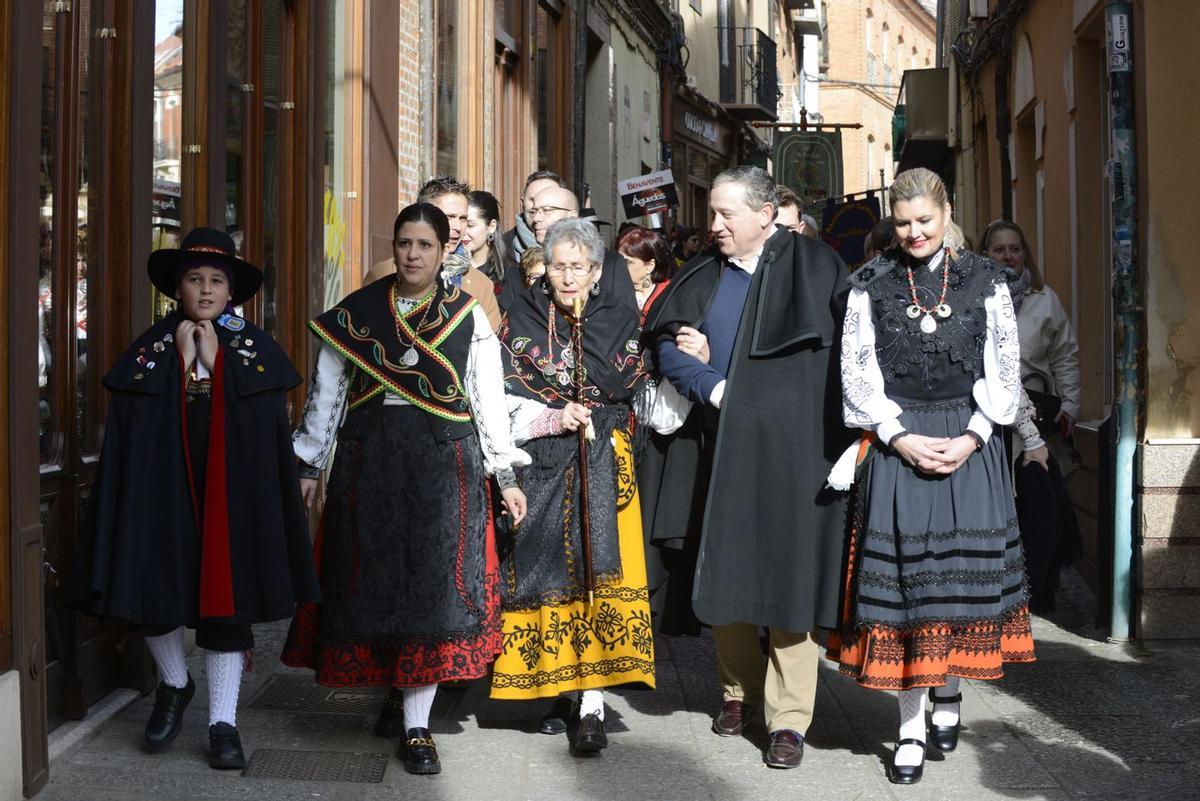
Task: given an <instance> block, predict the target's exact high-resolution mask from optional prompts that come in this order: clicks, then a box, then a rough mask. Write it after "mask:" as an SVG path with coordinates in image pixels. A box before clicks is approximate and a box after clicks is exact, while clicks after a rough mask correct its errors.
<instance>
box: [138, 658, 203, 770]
mask: <svg viewBox="0 0 1200 801" xmlns="http://www.w3.org/2000/svg"><path fill="white" fill-rule="evenodd" d="M195 694H196V682H194V681H192V674H190V673H189V674H188V680H187V686H186V687H183V688H178V687H171V686H169V685H167V684H165V683H163V682H159V684H158V690H157V691H156V692H155V694H154V711H153V712H151V713H150V720H148V721H146V734H145V738H144V740H143V744H144V745H145V747H146V750H148V751H159V750H161V749H163V748H166V747H167V746H168V745H170V744H171V743H172V742H174V741H175V738H176V737H178V736H179V730H180V729H181V728H183V710H185V709H187V705H188V703H189V702H190V701H191V700H192V696H193V695H195Z"/></svg>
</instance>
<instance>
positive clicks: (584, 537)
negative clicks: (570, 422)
mask: <svg viewBox="0 0 1200 801" xmlns="http://www.w3.org/2000/svg"><path fill="white" fill-rule="evenodd" d="M551 313H553V310H551ZM572 333H573V336H572V339H573V340H574V341H573V342H572V343H571V349H572V350H573V351H574V352H575V354H574V355H575V402H576V403H578V404H579V405H581V406H582V405H583V299H582V298H575V327H574V331H573V332H572ZM590 430H591V425H590V424H588V425H581V426H579V428H578V429H576V434H577V435H578V437H579V499H580V503H579V512H580V518H579V539H580V542H581V543H582V545H583V586H584V589H586V590H587V598H588V609H591V608H592V607H593V605H594V604H595V593H596V577H595V575H594V574H593V573H592V502H591V488H590V486H589V484H588V439H589V437H588V432H589V431H590Z"/></svg>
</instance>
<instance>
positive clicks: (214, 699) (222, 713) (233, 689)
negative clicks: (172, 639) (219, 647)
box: [204, 651, 243, 727]
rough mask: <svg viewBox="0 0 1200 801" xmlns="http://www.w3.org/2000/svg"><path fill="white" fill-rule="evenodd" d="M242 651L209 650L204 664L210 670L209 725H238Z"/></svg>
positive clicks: (205, 655)
mask: <svg viewBox="0 0 1200 801" xmlns="http://www.w3.org/2000/svg"><path fill="white" fill-rule="evenodd" d="M242 662H243V656H242V652H241V651H207V652H206V653H205V654H204V665H205V668H206V669H207V670H208V725H209V726H214V725H216V724H218V723H228V724H229V725H230V726H234V727H236V726H237V705H238V692H239V691H240V690H241V689H242Z"/></svg>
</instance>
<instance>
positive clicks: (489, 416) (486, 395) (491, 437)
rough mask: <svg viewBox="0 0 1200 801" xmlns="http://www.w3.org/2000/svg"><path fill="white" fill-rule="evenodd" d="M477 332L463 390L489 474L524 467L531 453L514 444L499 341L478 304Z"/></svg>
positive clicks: (476, 310) (475, 320)
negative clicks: (469, 405)
mask: <svg viewBox="0 0 1200 801" xmlns="http://www.w3.org/2000/svg"><path fill="white" fill-rule="evenodd" d="M472 314H473V315H474V319H473V322H474V323H475V333H474V334H473V335H472V337H471V349H470V351H469V353H468V355H467V372H466V375H465V376H463V384H464V387H463V389H465V390H466V392H467V400H468V402H469V403H470V404H471V412H472V413H473V414H474V416H475V430H476V431H477V432H478V434H479V445H480V448H481V449H482V450H483V463H484V467H485V469H486V470H487V473H488V475H496V472H497V471H502V470H510V469H512V468H514V467H524V466H525V465H527V464H529V462H530V458H529V454H527V453H525V451H523V450H521V449H520V448H518V447H516V446H515V445H513V437H512V431H511V429H510V427H509V420H508V404H507V402H506V401H505V398H504V370H503V368H502V367H501V361H500V340H499V339H498V338H497V337H496V334H495V333H494V332H493V331H492V326H491V323H489V322H488V319H487V314H486V313H485V312H484V311H483V308H482V307H480V306H476V307H475V309H474V311H473V312H472Z"/></svg>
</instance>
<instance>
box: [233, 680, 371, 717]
mask: <svg viewBox="0 0 1200 801" xmlns="http://www.w3.org/2000/svg"><path fill="white" fill-rule="evenodd" d="M383 698H384V690H383V689H381V688H359V689H345V690H339V689H334V688H330V687H321V686H320V685H317V684H313V680H312V678H310V677H308V676H274V677H273V678H272V679H271V680H270V681H268V682H267V686H266V687H263V689H262V692H260V693H259V694H258V695H257V696H255V698H254V700H253V701H251V702H250V703H249V705H248V706H249V707H250V708H252V709H279V710H283V711H285V712H322V713H325V714H333V715H374V714H376V713H377V712H378V711H379V706H380V704H382V703H383Z"/></svg>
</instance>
